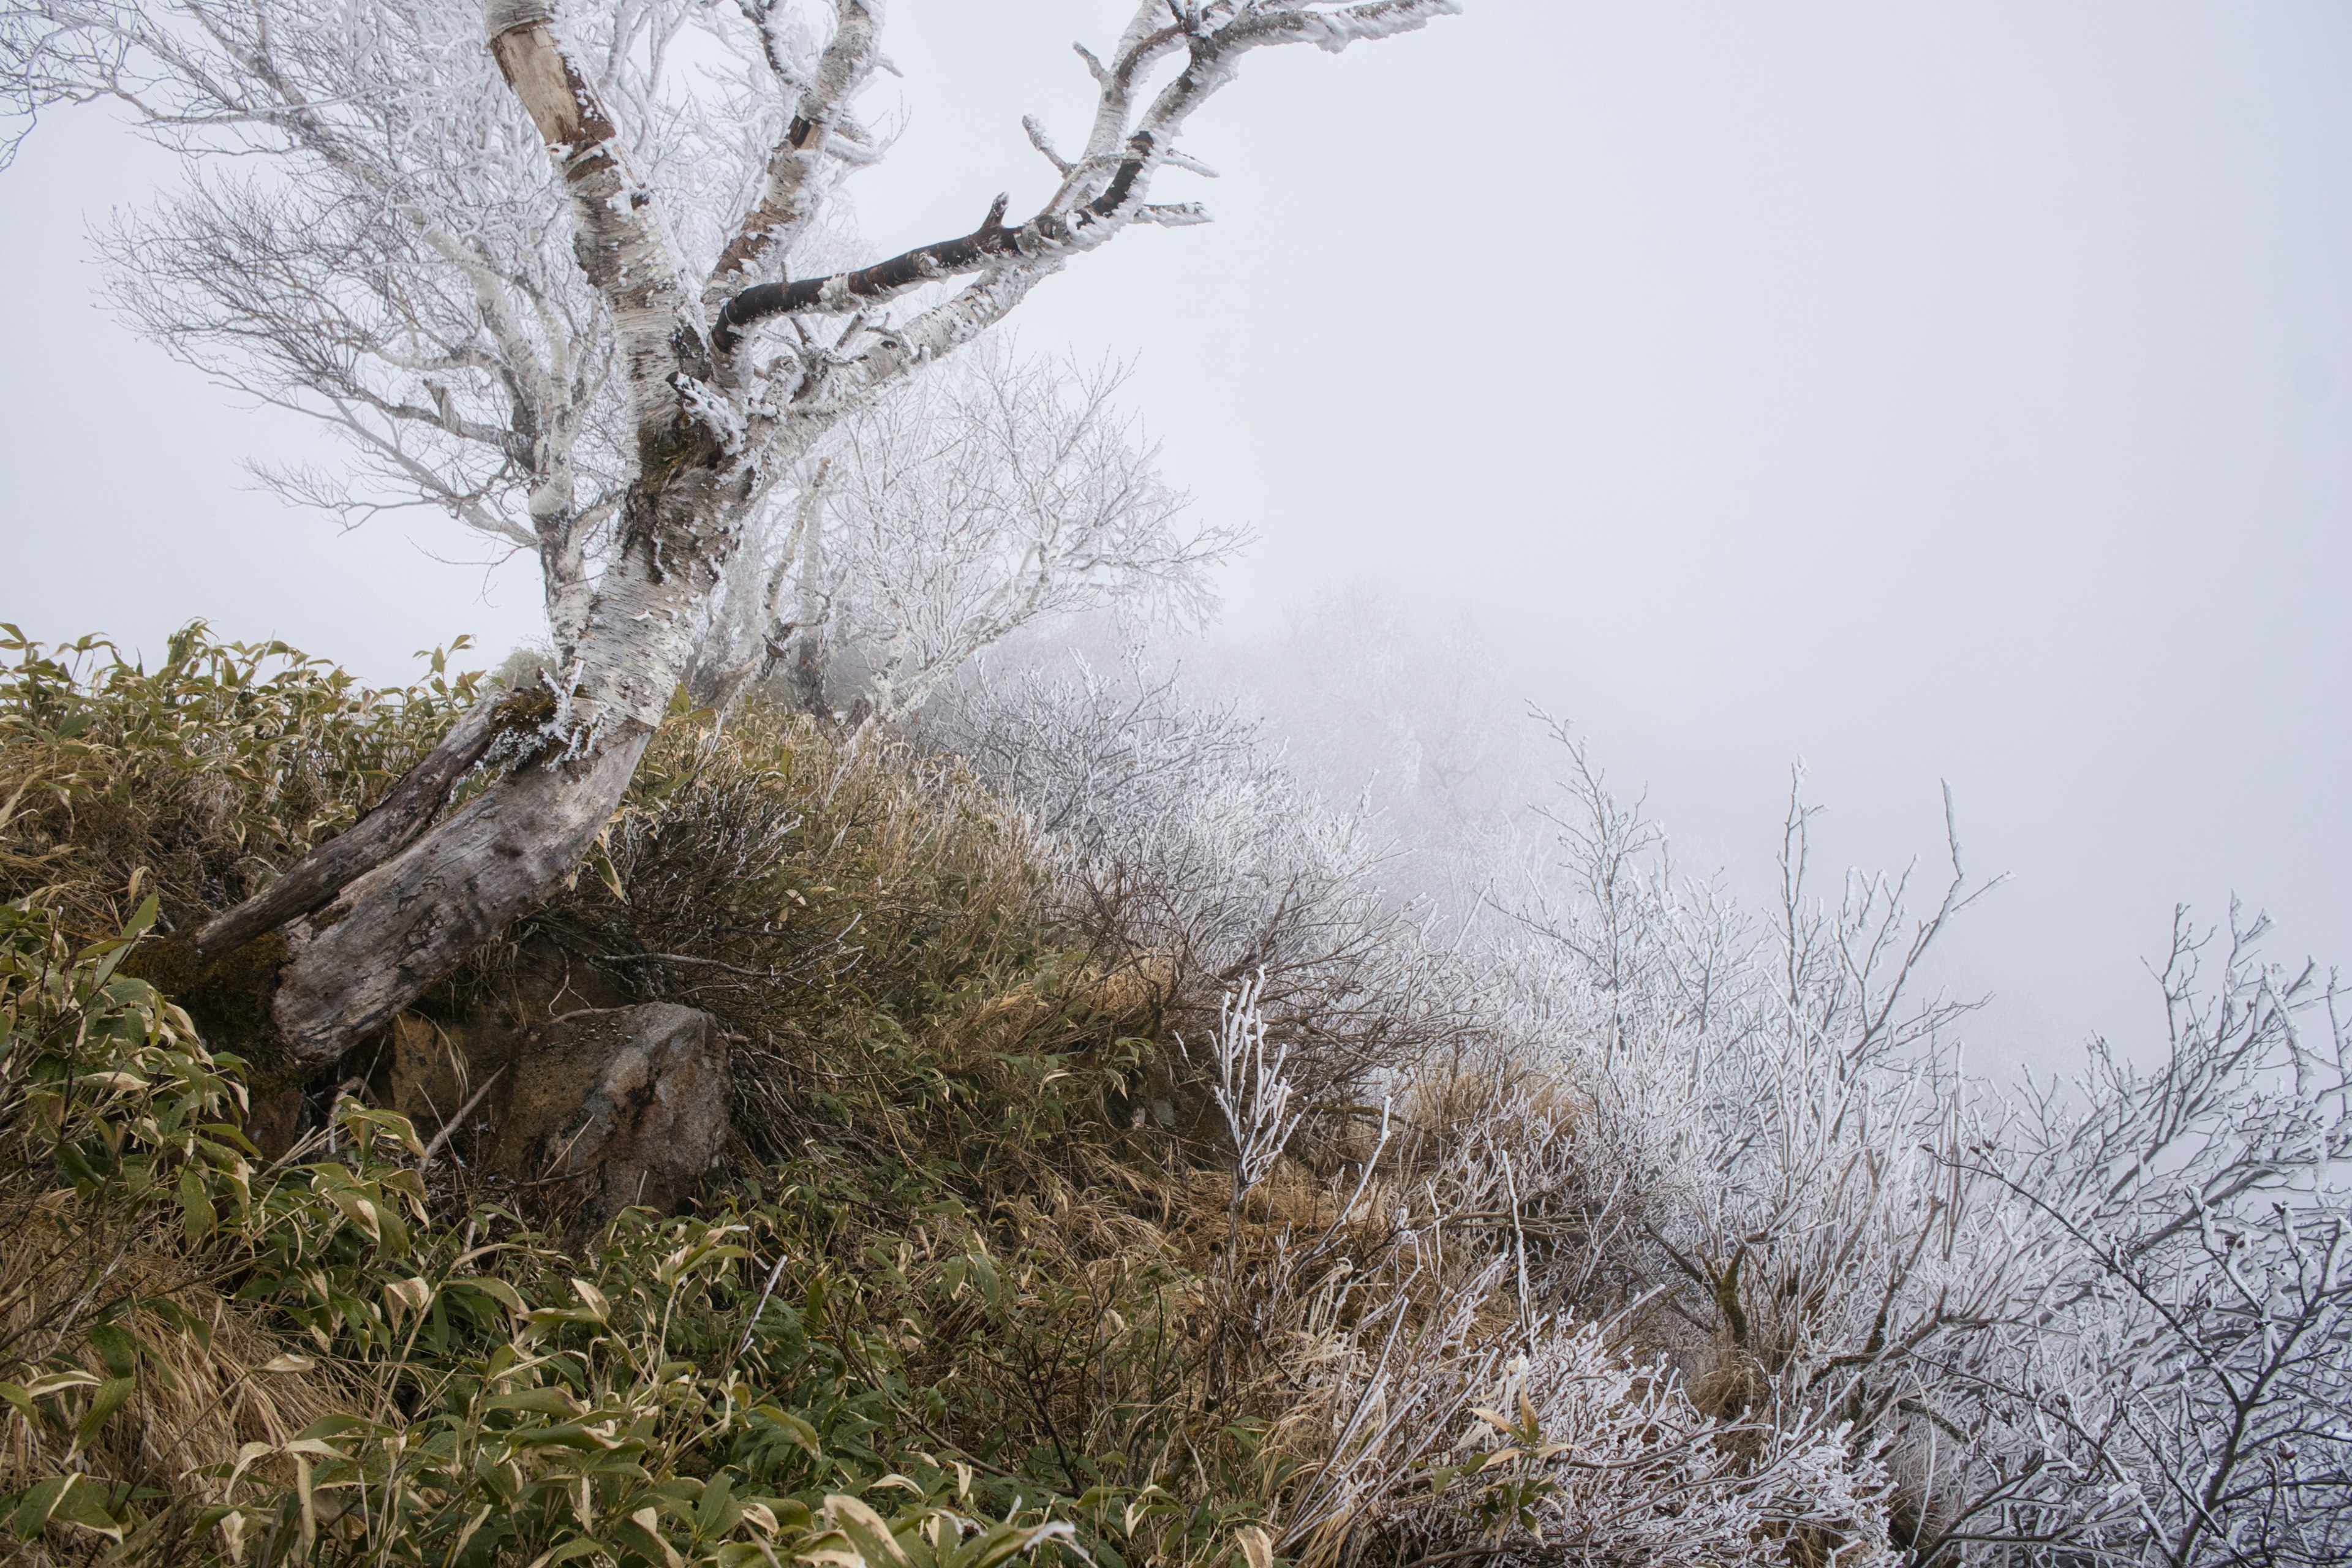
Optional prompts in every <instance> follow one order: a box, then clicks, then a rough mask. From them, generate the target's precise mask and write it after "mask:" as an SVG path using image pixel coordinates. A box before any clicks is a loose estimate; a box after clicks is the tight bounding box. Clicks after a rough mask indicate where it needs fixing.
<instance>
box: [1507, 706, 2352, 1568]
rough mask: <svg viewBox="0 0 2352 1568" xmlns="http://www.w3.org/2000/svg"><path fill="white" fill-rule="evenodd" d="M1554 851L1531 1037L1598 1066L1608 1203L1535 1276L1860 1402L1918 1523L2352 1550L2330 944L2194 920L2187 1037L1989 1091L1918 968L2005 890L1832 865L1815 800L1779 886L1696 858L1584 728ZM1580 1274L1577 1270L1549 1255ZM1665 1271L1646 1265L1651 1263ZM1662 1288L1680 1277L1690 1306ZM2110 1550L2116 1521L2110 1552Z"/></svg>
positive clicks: (2278, 1553) (1766, 1372) (2341, 1166)
mask: <svg viewBox="0 0 2352 1568" xmlns="http://www.w3.org/2000/svg"><path fill="white" fill-rule="evenodd" d="M1568 760H1569V762H1570V770H1569V771H1570V805H1569V807H1568V808H1567V809H1565V810H1563V811H1561V812H1560V813H1559V814H1558V820H1559V824H1560V827H1561V843H1562V847H1563V848H1564V849H1565V851H1566V855H1565V867H1566V872H1567V874H1566V876H1565V877H1564V878H1563V879H1561V882H1560V883H1559V885H1558V886H1559V892H1558V893H1557V894H1556V895H1555V896H1554V897H1553V898H1552V899H1551V900H1549V902H1546V903H1540V904H1538V906H1537V907H1536V908H1534V909H1532V910H1529V911H1528V915H1527V921H1528V927H1529V929H1530V930H1531V931H1532V932H1533V933H1535V935H1536V940H1535V941H1534V942H1532V943H1530V944H1529V945H1528V946H1527V947H1526V948H1524V949H1523V950H1522V951H1520V952H1518V953H1517V954H1516V955H1515V957H1514V960H1513V963H1512V973H1513V975H1514V985H1515V987H1516V989H1517V1003H1516V1005H1515V1012H1516V1014H1517V1024H1516V1026H1515V1027H1516V1029H1517V1032H1518V1034H1519V1037H1520V1038H1521V1039H1522V1041H1523V1042H1525V1043H1526V1045H1527V1046H1528V1047H1529V1048H1530V1049H1531V1050H1533V1051H1534V1052H1535V1053H1536V1056H1537V1058H1538V1059H1541V1060H1547V1061H1549V1062H1550V1063H1552V1064H1554V1065H1553V1068H1552V1070H1553V1071H1554V1072H1555V1073H1556V1074H1557V1075H1558V1079H1559V1081H1560V1082H1561V1083H1563V1084H1564V1085H1568V1086H1572V1095H1573V1099H1574V1101H1575V1103H1576V1111H1575V1114H1572V1115H1570V1116H1568V1117H1566V1118H1565V1119H1564V1121H1563V1126H1562V1129H1561V1132H1562V1142H1564V1143H1565V1144H1566V1145H1567V1150H1566V1154H1565V1163H1566V1164H1567V1165H1568V1166H1570V1168H1572V1171H1573V1173H1574V1175H1573V1180H1572V1181H1571V1182H1570V1183H1568V1184H1565V1185H1564V1186H1563V1187H1562V1188H1561V1196H1562V1197H1563V1198H1564V1199H1565V1200H1566V1201H1567V1203H1568V1205H1569V1206H1570V1212H1572V1213H1573V1215H1574V1216H1575V1218H1574V1224H1573V1228H1574V1229H1575V1230H1576V1231H1577V1232H1578V1233H1579V1234H1580V1235H1583V1236H1587V1237H1592V1236H1605V1237H1615V1238H1618V1239H1616V1240H1615V1241H1613V1242H1612V1243H1611V1244H1610V1245H1609V1247H1607V1250H1608V1252H1609V1253H1610V1254H1611V1256H1610V1257H1609V1258H1607V1260H1606V1262H1605V1265H1604V1266H1599V1267H1596V1264H1595V1261H1594V1260H1593V1259H1592V1258H1591V1257H1590V1256H1576V1255H1571V1256H1570V1258H1568V1259H1565V1260H1563V1261H1564V1262H1565V1263H1566V1264H1567V1265H1568V1266H1567V1267H1566V1268H1563V1269H1560V1270H1558V1271H1552V1270H1549V1269H1547V1268H1545V1266H1544V1264H1543V1263H1542V1262H1541V1261H1539V1262H1538V1272H1539V1273H1540V1274H1543V1275H1544V1279H1541V1280H1540V1281H1539V1282H1538V1298H1539V1299H1567V1300H1574V1299H1576V1298H1577V1296H1578V1295H1579V1294H1580V1291H1582V1290H1589V1289H1591V1287H1590V1286H1584V1287H1579V1286H1577V1285H1575V1284H1574V1281H1576V1280H1578V1279H1593V1280H1596V1281H1605V1282H1606V1283H1607V1284H1608V1286H1609V1289H1610V1291H1611V1294H1612V1297H1613V1299H1615V1300H1626V1299H1627V1298H1628V1297H1629V1295H1633V1293H1636V1292H1650V1293H1654V1295H1653V1296H1652V1305H1651V1308H1650V1311H1651V1314H1652V1318H1651V1321H1652V1324H1653V1330H1654V1331H1655V1332H1659V1333H1664V1334H1665V1335H1666V1338H1667V1342H1669V1343H1672V1342H1674V1340H1675V1335H1674V1333H1673V1332H1672V1330H1673V1327H1674V1325H1675V1324H1676V1323H1681V1324H1683V1325H1685V1327H1686V1328H1687V1329H1689V1330H1694V1331H1696V1332H1694V1333H1692V1334H1691V1335H1690V1337H1688V1338H1687V1339H1686V1340H1685V1341H1684V1342H1682V1348H1681V1349H1680V1350H1679V1351H1677V1352H1676V1354H1677V1358H1678V1360H1679V1361H1680V1362H1682V1363H1685V1364H1687V1365H1689V1366H1691V1367H1693V1368H1694V1369H1696V1370H1697V1371H1698V1372H1699V1373H1701V1378H1700V1381H1701V1384H1702V1385H1703V1392H1704V1393H1705V1394H1706V1403H1707V1404H1708V1405H1709V1406H1710V1407H1711V1408H1715V1409H1718V1410H1721V1411H1723V1412H1725V1413H1726V1414H1727V1415H1741V1416H1742V1417H1743V1418H1747V1419H1754V1420H1760V1421H1763V1422H1765V1423H1767V1424H1768V1425H1770V1426H1773V1427H1774V1428H1775V1429H1776V1430H1780V1431H1784V1432H1787V1431H1792V1430H1800V1429H1811V1428H1810V1426H1808V1424H1809V1423H1815V1422H1818V1421H1819V1420H1821V1419H1825V1418H1834V1419H1836V1420H1838V1421H1840V1422H1842V1423H1850V1424H1851V1426H1852V1430H1853V1436H1854V1438H1855V1440H1856V1441H1858V1442H1860V1443H1861V1444H1863V1445H1864V1447H1865V1448H1866V1450H1867V1451H1868V1452H1870V1453H1872V1454H1874V1455H1876V1456H1877V1457H1878V1458H1879V1459H1880V1460H1881V1461H1882V1462H1884V1463H1885V1465H1886V1466H1887V1467H1888V1468H1889V1469H1890V1471H1891V1473H1892V1474H1893V1475H1894V1476H1895V1478H1896V1479H1898V1480H1899V1481H1900V1482H1901V1483H1902V1484H1903V1487H1904V1489H1905V1492H1906V1499H1907V1505H1906V1508H1907V1514H1908V1517H1907V1519H1906V1526H1905V1529H1906V1534H1909V1535H1911V1536H1912V1537H1913V1539H1912V1542H1911V1544H1913V1546H1914V1548H1915V1550H1916V1552H1917V1553H1918V1554H1919V1556H1920V1557H1921V1558H1922V1559H1923V1560H1937V1558H1938V1557H1939V1556H1941V1557H1948V1558H1949V1559H1950V1560H1955V1561H1964V1562H1978V1561H1981V1562H2001V1563H2025V1562H2034V1563H2061V1562H2065V1563H2073V1562H2081V1561H2085V1560H2090V1559H2094V1558H2095V1559H2103V1560H2107V1561H2126V1562H2133V1563H2149V1564H2154V1563H2181V1564H2186V1563H2245V1562H2261V1563H2322V1562H2329V1561H2341V1560H2343V1557H2344V1555H2345V1552H2346V1551H2347V1545H2352V1480H2348V1479H2347V1478H2352V1426H2347V1423H2346V1421H2345V1420H2344V1418H2343V1415H2342V1414H2341V1412H2342V1411H2343V1410H2344V1409H2346V1408H2347V1400H2348V1399H2352V1270H2347V1268H2346V1267H2345V1264H2346V1261H2347V1251H2352V1233H2347V1223H2352V1161H2347V1155H2352V1106H2347V1083H2348V1082H2352V1080H2347V1066H2352V1040H2347V1031H2346V1026H2345V1021H2344V1020H2343V1018H2342V1017H2341V1016H2340V1014H2339V1012H2338V1007H2337V1002H2336V997H2335V994H2334V993H2333V992H2332V990H2330V989H2329V987H2328V986H2327V985H2326V984H2325V983H2323V982H2322V981H2321V980H2320V979H2319V978H2318V977H2317V976H2316V975H2315V973H2310V972H2305V973H2300V974H2296V973H2284V972H2278V971H2274V970H2272V969H2270V968H2267V967H2265V966H2264V965H2263V964H2262V963H2260V962H2259V961H2258V960H2257V958H2256V957H2255V955H2254V952H2253V947H2252V939H2253V937H2254V936H2255V935H2257V934H2258V931H2257V930H2249V931H2244V932H2242V933H2237V934H2236V935H2235V936H2234V938H2233V941H2232V942H2231V946H2230V949H2229V952H2228V956H2227V958H2226V960H2225V962H2224V963H2223V964H2222V972H2221V973H2220V974H2219V975H2217V976H2214V977H2212V978H2211V979H2210V982H2209V981H2207V980H2205V979H2204V978H2202V977H2200V974H2199V973H2198V959H2199V955H2200V952H2201V951H2202V947H2201V945H2200V942H2198V941H2197V940H2195V939H2194V938H2193V937H2191V936H2190V935H2189V933H2188V932H2187V931H2186V929H2185V928H2184V930H2183V931H2182V932H2181V934H2180V936H2179V940H2178V941H2177V942H2176V946H2175V951H2174V954H2173V959H2172V963H2170V965H2169V966H2168V968H2167V970H2166V972H2165V974H2164V982H2165V1000H2166V1005H2167V1009H2168V1016H2169V1020H2170V1032H2169V1036H2168V1039H2167V1041H2166V1046H2165V1052H2166V1054H2165V1058H2164V1060H2163V1062H2162V1063H2161V1064H2160V1065H2159V1066H2158V1067H2156V1068H2153V1069H2148V1070H2141V1069H2135V1068H2131V1067H2129V1066H2128V1065H2126V1062H2125V1061H2123V1060H2122V1059H2120V1058H2116V1056H2114V1055H2112V1054H2111V1053H2110V1052H2109V1051H2108V1050H2107V1049H2106V1048H2105V1047H2104V1046H2101V1047H2097V1048H2095V1050H2094V1052H2093V1053H2092V1056H2091V1058H2090V1062H2089V1065H2088V1069H2087V1070H2086V1072H2085V1073H2084V1076H2083V1077H2082V1078H2081V1079H2079V1080H2078V1081H2077V1082H2075V1083H2074V1084H2072V1085H2069V1086H2064V1087H2063V1088H2062V1087H2060V1086H2056V1085H2045V1086H2038V1087H2037V1086H2029V1087H2028V1088H2027V1089H2025V1090H2023V1091H2021V1092H2020V1093H2019V1094H2016V1095H2011V1096H2002V1095H2000V1094H1997V1093H1995V1092H1994V1091H1993V1090H1992V1089H1990V1087H1989V1086H1986V1085H1984V1084H1982V1083H1979V1082H1976V1081H1974V1080H1971V1079H1969V1078H1968V1077H1967V1076H1966V1075H1965V1074H1964V1073H1963V1071H1962V1070H1961V1064H1960V1060H1959V1057H1958V1047H1957V1043H1956V1041H1955V1040H1954V1038H1953V1030H1954V1027H1955V1026H1956V1025H1957V1023H1958V1021H1959V1019H1960V1018H1961V1016H1963V1014H1964V1012H1965V1009H1964V1008H1963V1007H1961V1006H1959V1005H1957V1004H1954V1003H1951V1002H1949V1001H1947V1000H1946V999H1944V998H1942V997H1940V996H1937V995H1934V994H1921V993H1920V992H1919V990H1918V980H1917V969H1918V964H1919V961H1920V959H1921V958H1922V957H1923V956H1924V954H1925V952H1926V951H1927V944H1928V943H1929V942H1932V941H1933V940H1934V939H1935V937H1936V935H1937V933H1938V931H1940V930H1941V929H1942V928H1943V926H1944V924H1945V922H1946V921H1948V920H1949V919H1950V918H1951V917H1952V916H1953V915H1954V914H1956V913H1958V911H1959V910H1961V909H1963V908H1964V907H1965V906H1966V905H1967V904H1968V903H1969V901H1970V900H1971V899H1972V898H1973V896H1974V894H1973V892H1972V891H1971V890H1970V889H1969V887H1968V885H1967V883H1966V881H1965V879H1964V878H1963V877H1962V876H1961V874H1960V872H1959V869H1958V855H1957V850H1956V852H1955V856H1954V868H1953V872H1952V876H1951V879H1950V881H1949V882H1948V885H1947V886H1946V888H1945V889H1943V890H1942V891H1941V892H1940V893H1939V894H1937V897H1936V902H1935V904H1934V906H1933V907H1932V908H1931V909H1930V910H1929V911H1928V912H1927V915H1926V916H1925V917H1924V918H1919V919H1912V918H1910V917H1908V916H1906V913H1905V902H1906V891H1907V889H1906V879H1902V878H1896V879H1884V878H1864V877H1849V878H1848V879H1847V880H1846V882H1845V884H1844V886H1843V889H1842V890H1841V891H1840V892H1839V893H1838V894H1837V895H1836V898H1835V900H1834V901H1832V902H1826V903H1825V902H1822V901H1821V900H1819V899H1818V897H1817V895H1816V894H1815V893H1814V892H1813V890H1812V877H1811V870H1810V868H1809V865H1808V851H1807V833H1806V824H1807V820H1808V816H1809V813H1808V812H1807V811H1806V810H1805V809H1804V808H1802V807H1801V806H1799V805H1792V807H1791V810H1790V816H1789V820H1788V826H1787V830H1786V837H1785V839H1784V847H1783V853H1782V858H1781V867H1782V883H1781V889H1780V899H1779V900H1778V901H1777V903H1776V906H1775V907H1774V908H1773V910H1771V912H1770V915H1769V918H1768V919H1767V920H1765V921H1761V922H1758V921H1752V920H1750V919H1749V918H1748V916H1746V915H1745V914H1744V913H1743V912H1742V911H1740V910H1737V909H1736V908H1734V907H1732V906H1731V905H1730V904H1729V903H1728V902H1727V900H1725V899H1724V898H1723V897H1722V895H1721V893H1720V891H1719V890H1718V889H1713V888H1710V887H1706V886H1697V887H1693V886H1689V885H1685V884H1677V883H1676V882H1675V880H1674V879H1673V878H1672V875H1671V870H1670V867H1669V866H1668V864H1667V862H1666V859H1665V856H1664V841H1663V837H1662V836H1660V835H1659V834H1658V833H1657V832H1656V831H1655V829H1654V826H1652V825H1650V824H1649V823H1647V822H1646V821H1645V820H1644V819H1643V817H1642V816H1641V815H1640V814H1639V812H1638V810H1635V809H1633V808H1629V807H1626V806H1625V805H1622V803H1621V802H1619V801H1618V800H1616V799H1615V798H1614V797H1613V796H1612V795H1611V794H1610V793H1609V791H1608V790H1607V788H1606V787H1605V784H1604V781H1603V780H1602V779H1601V776H1600V774H1599V773H1598V772H1597V770H1595V769H1593V768H1592V767H1591V765H1590V763H1588V761H1587V759H1586V758H1585V756H1584V755H1583V753H1582V752H1581V751H1580V750H1571V751H1570V752H1569V753H1568ZM1553 1289H1561V1291H1562V1296H1561V1297H1559V1298H1554V1297H1550V1296H1549V1295H1548V1292H1549V1291H1551V1290H1553ZM1634 1299H1637V1300H1638V1299H1639V1297H1638V1295H1635V1296H1634ZM1660 1308H1664V1309H1666V1310H1665V1311H1664V1312H1661V1311H1659V1310H1658V1309H1660ZM2086 1553H2087V1554H2089V1557H2088V1558H2086V1556H2085V1554H2086Z"/></svg>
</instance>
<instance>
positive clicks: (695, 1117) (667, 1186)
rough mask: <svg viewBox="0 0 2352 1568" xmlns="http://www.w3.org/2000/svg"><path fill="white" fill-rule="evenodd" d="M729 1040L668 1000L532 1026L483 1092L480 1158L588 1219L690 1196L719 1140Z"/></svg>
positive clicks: (723, 1134) (723, 1138)
mask: <svg viewBox="0 0 2352 1568" xmlns="http://www.w3.org/2000/svg"><path fill="white" fill-rule="evenodd" d="M727 1099H728V1079H727V1037H726V1036H725V1034H724V1033H723V1032H722V1031H721V1029H720V1028H719V1024H718V1022H717V1021H716V1020H715V1019H713V1018H712V1017H711V1016H710V1015H709V1014H708V1013H701V1012H698V1011H696V1010H695V1009H694V1008H691V1007H681V1006H678V1005H676V1004H674V1003H668V1002H652V1003H647V1004H646V1005H642V1006H636V1007H619V1008H609V1009H597V1010H594V1011H592V1012H584V1013H580V1014H574V1015H572V1016H567V1017H563V1018H560V1019H558V1020H557V1021H555V1022H554V1023H551V1024H548V1025H545V1026H541V1027H540V1028H538V1029H535V1030H533V1031H532V1032H531V1037H530V1041H529V1043H528V1044H527V1045H526V1046H525V1047H523V1048H522V1049H521V1050H520V1051H519V1052H517V1053H516V1055H515V1058H514V1059H513V1061H512V1062H511V1063H510V1064H509V1068H508V1070H507V1071H506V1072H505V1073H504V1074H503V1075H502V1076H501V1079H500V1081H499V1083H498V1084H497V1085H496V1086H495V1087H494V1089H493V1090H492V1092H491V1094H490V1096H489V1099H488V1111H489V1114H488V1137H487V1140H486V1142H485V1144H484V1146H483V1149H482V1153H481V1156H480V1161H481V1163H483V1164H485V1165H487V1166H488V1169H490V1170H492V1171H495V1172H497V1173H499V1174H500V1175H503V1176H507V1177H509V1178H511V1179H513V1180H515V1181H519V1182H530V1183H534V1184H545V1185H546V1186H549V1187H551V1188H552V1189H554V1190H553V1192H552V1193H551V1194H550V1195H551V1196H553V1197H555V1198H556V1199H557V1200H558V1201H559V1202H560V1203H561V1204H562V1206H563V1207H565V1208H567V1209H570V1210H572V1213H573V1215H574V1216H575V1217H574V1223H577V1224H593V1223H594V1222H597V1221H600V1220H603V1219H605V1218H608V1217H609V1216H611V1215H614V1214H615V1213H618V1212H619V1211H620V1210H622V1209H624V1208H627V1207H629V1206H631V1205H639V1204H642V1205H646V1207H649V1208H656V1209H660V1210H662V1211H664V1212H668V1211H670V1210H674V1209H676V1208H677V1207H678V1206H679V1205H681V1204H683V1203H684V1202H685V1201H686V1200H687V1199H688V1198H689V1197H691V1196H693V1194H694V1191H695V1189H696V1188H697V1187H698V1186H699V1185H700V1184H701V1183H702V1180H703V1178H704V1177H705V1176H706V1175H707V1174H709V1172H710V1169H711V1167H712V1166H713V1165H715V1164H716V1163H718V1162H719V1155H720V1153H721V1152H722V1151H723V1150H724V1149H725V1147H726V1143H727V1131H728V1127H727Z"/></svg>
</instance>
